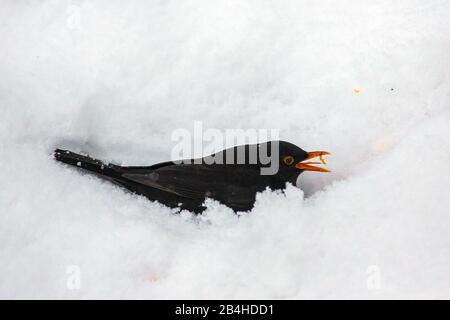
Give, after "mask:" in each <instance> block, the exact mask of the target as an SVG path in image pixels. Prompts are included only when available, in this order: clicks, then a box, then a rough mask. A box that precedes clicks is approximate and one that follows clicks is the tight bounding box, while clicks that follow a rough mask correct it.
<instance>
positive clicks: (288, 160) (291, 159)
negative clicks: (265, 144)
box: [283, 156, 294, 166]
mask: <svg viewBox="0 0 450 320" xmlns="http://www.w3.org/2000/svg"><path fill="white" fill-rule="evenodd" d="M283 162H284V163H285V164H287V165H288V166H290V165H291V164H293V163H294V157H292V156H286V157H284V158H283Z"/></svg>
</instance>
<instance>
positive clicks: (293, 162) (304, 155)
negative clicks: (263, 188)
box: [279, 141, 331, 173]
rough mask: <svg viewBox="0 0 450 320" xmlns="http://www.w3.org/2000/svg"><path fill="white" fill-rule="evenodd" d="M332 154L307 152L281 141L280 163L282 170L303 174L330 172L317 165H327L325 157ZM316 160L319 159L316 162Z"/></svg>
mask: <svg viewBox="0 0 450 320" xmlns="http://www.w3.org/2000/svg"><path fill="white" fill-rule="evenodd" d="M329 154H331V153H330V152H328V151H310V152H307V151H305V150H303V149H301V148H299V147H297V146H296V145H294V144H292V143H289V142H286V141H279V157H280V159H279V163H280V170H282V171H290V172H297V173H302V172H303V171H318V172H330V170H328V169H326V168H323V167H319V166H316V165H325V164H326V163H327V162H326V160H325V157H324V156H325V155H329ZM315 158H318V159H317V160H318V161H317V160H315Z"/></svg>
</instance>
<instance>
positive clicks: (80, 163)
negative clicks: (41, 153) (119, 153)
mask: <svg viewBox="0 0 450 320" xmlns="http://www.w3.org/2000/svg"><path fill="white" fill-rule="evenodd" d="M54 157H55V159H56V160H57V161H61V162H64V163H66V164H70V165H72V166H77V167H79V168H83V169H86V170H88V171H91V172H95V173H97V174H100V175H102V176H106V177H110V178H119V177H120V167H119V166H116V165H112V164H105V163H104V162H102V161H100V160H97V159H94V158H91V157H88V156H83V155H81V154H77V153H74V152H71V151H68V150H62V149H56V150H55V151H54Z"/></svg>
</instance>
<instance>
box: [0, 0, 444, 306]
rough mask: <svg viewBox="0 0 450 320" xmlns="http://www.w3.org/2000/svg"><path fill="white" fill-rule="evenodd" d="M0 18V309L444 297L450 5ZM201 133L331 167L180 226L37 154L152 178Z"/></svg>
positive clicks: (403, 1) (110, 9)
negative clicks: (268, 145) (234, 132)
mask: <svg viewBox="0 0 450 320" xmlns="http://www.w3.org/2000/svg"><path fill="white" fill-rule="evenodd" d="M0 7H1V10H0V21H2V23H1V24H0V39H1V42H2V49H1V50H0V73H1V77H0V107H1V111H2V112H1V113H2V117H1V118H0V165H1V168H3V171H2V178H1V179H0V190H1V192H0V214H1V221H0V261H1V264H0V297H1V298H63V299H66V298H150V299H152V298H164V299H165V298H192V299H197V298H276V299H299V298H319V299H326V298H371V299H379V298H427V299H428V298H450V287H449V283H450V273H449V272H448V271H449V266H450V238H449V236H448V235H449V233H450V212H449V208H450V191H449V190H450V188H449V187H450V168H449V160H450V143H449V136H450V129H449V121H450V108H449V107H450V68H448V66H449V65H450V55H449V54H448V53H449V52H450V33H449V32H448V31H449V30H450V20H449V19H448V16H449V14H450V3H449V2H448V1H437V0H430V1H426V2H424V1H416V0H398V1H395V2H392V1H388V0H376V1H373V0H372V1H361V0H358V1H356V0H348V1H343V0H341V1H331V0H329V1H312V0H311V1H307V0H301V1H300V0H297V1H250V0H248V1H246V0H239V1H225V0H224V1H219V0H216V1H194V0H191V1H189V0H188V1H156V0H154V1H137V0H133V1H127V2H123V1H106V0H105V1H100V0H99V1H89V2H86V1H76V0H73V1H39V2H28V1H20V2H19V1H13V0H9V1H2V3H1V5H0ZM196 120H201V121H202V123H203V126H204V128H217V129H220V130H226V129H228V128H232V129H233V128H237V129H239V128H242V129H248V128H265V129H272V128H274V129H279V130H280V137H281V138H282V139H284V140H288V141H290V142H293V143H295V144H297V145H299V146H301V147H302V148H304V149H305V150H329V151H332V152H333V155H332V156H330V157H328V160H329V164H328V166H327V167H328V168H330V169H332V171H333V172H332V173H330V174H323V173H305V174H304V175H302V177H301V178H300V180H299V185H300V187H301V189H298V188H295V187H293V186H288V188H287V190H286V192H285V194H282V193H277V192H270V191H266V192H264V193H262V194H260V195H259V196H258V199H257V202H256V205H255V208H254V209H253V210H252V212H251V213H249V214H244V215H240V216H236V215H235V214H233V213H232V212H231V210H230V209H228V208H226V207H224V206H222V205H220V204H218V203H216V202H214V201H209V202H208V209H207V211H206V212H205V214H204V215H202V216H194V215H191V214H190V213H188V212H183V213H182V214H180V215H176V214H172V211H171V210H170V209H168V208H166V207H164V206H162V205H160V204H158V203H154V202H150V201H148V200H146V199H145V198H142V197H138V196H135V195H132V194H130V193H127V192H125V191H124V190H123V189H121V188H119V187H117V186H114V185H111V184H110V183H108V182H106V181H102V180H100V179H98V178H96V177H94V176H91V175H88V174H84V173H82V172H81V171H80V170H77V168H68V167H67V166H64V165H61V164H59V163H56V162H55V161H54V160H53V159H52V156H51V153H52V150H53V149H54V148H56V147H60V148H68V149H71V150H73V151H83V152H85V153H89V154H92V155H94V156H96V157H98V158H102V159H105V160H107V161H112V162H114V163H119V164H127V165H148V164H153V163H156V162H159V161H164V160H167V159H168V158H169V157H170V154H171V150H172V148H173V146H174V143H173V142H172V141H171V134H172V132H173V131H174V130H176V129H180V128H184V129H188V130H192V128H193V124H194V122H195V121H196ZM302 190H303V191H302ZM74 270H75V271H74ZM74 275H76V276H79V279H78V280H79V281H78V282H76V281H75V283H78V284H79V285H78V286H72V285H71V283H72V282H71V281H72V280H73V276H74Z"/></svg>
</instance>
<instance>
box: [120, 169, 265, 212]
mask: <svg viewBox="0 0 450 320" xmlns="http://www.w3.org/2000/svg"><path fill="white" fill-rule="evenodd" d="M122 176H123V177H124V178H127V179H129V180H131V181H134V182H137V183H140V184H143V185H146V186H149V187H153V188H157V189H159V190H163V191H166V192H169V193H173V194H176V195H178V196H181V197H185V198H190V199H204V198H207V197H209V198H214V199H217V200H219V201H220V200H222V202H226V203H228V204H231V205H235V206H236V207H240V206H246V205H247V204H248V202H251V201H254V197H255V193H256V190H255V188H254V187H253V186H251V184H249V182H250V181H254V180H253V179H252V178H253V176H259V171H257V170H249V169H248V168H246V169H243V170H242V171H241V170H239V168H236V167H234V168H231V167H229V166H227V165H203V164H198V165H196V164H174V165H167V166H164V167H160V168H158V169H156V170H153V171H151V172H147V173H145V174H144V173H124V174H123V175H122ZM258 191H260V190H258Z"/></svg>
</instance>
